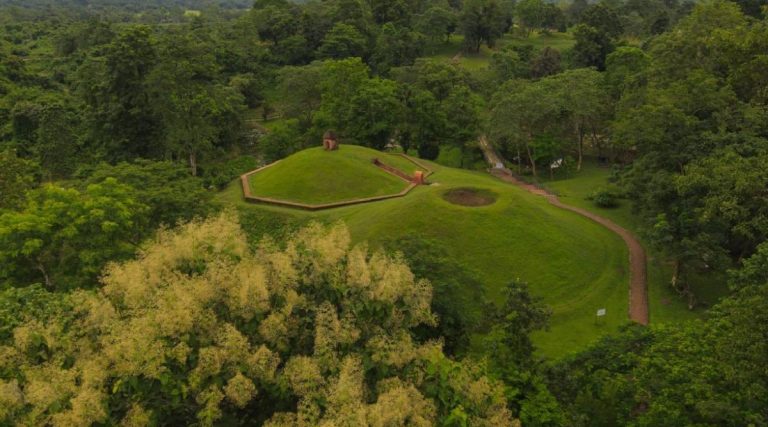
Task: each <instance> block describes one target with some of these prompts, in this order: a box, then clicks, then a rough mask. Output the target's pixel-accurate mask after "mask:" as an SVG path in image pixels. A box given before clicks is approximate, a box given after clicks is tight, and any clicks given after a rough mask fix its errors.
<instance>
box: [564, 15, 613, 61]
mask: <svg viewBox="0 0 768 427" xmlns="http://www.w3.org/2000/svg"><path fill="white" fill-rule="evenodd" d="M573 37H574V38H575V39H576V44H575V45H574V46H573V56H574V60H575V61H576V63H577V64H578V65H580V66H582V67H595V68H597V69H598V71H602V70H604V69H605V57H606V56H608V54H609V53H611V52H612V51H613V43H612V42H611V39H610V37H609V36H608V35H607V34H606V33H604V32H601V31H600V30H598V29H596V28H594V27H590V26H588V25H585V24H579V25H577V26H576V27H575V28H574V29H573Z"/></svg>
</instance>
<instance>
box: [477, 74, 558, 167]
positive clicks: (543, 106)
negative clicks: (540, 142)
mask: <svg viewBox="0 0 768 427" xmlns="http://www.w3.org/2000/svg"><path fill="white" fill-rule="evenodd" d="M557 93H558V92H557V91H556V90H555V87H553V84H552V81H551V80H547V79H545V80H541V81H539V82H529V81H520V80H512V81H509V82H507V83H505V84H504V85H503V86H502V87H501V90H499V91H498V92H497V93H496V94H495V95H494V97H493V100H492V101H491V127H490V131H491V136H492V138H493V139H494V140H495V141H497V142H506V143H511V144H513V145H515V146H516V148H517V151H518V158H519V159H522V155H521V154H520V151H521V148H522V149H524V150H525V155H526V156H527V157H528V163H529V165H530V166H531V171H532V172H533V175H534V176H538V170H537V168H536V166H537V165H536V159H537V158H538V154H537V153H536V150H535V148H536V147H535V141H536V137H537V136H539V135H545V134H547V133H551V132H548V131H549V130H550V129H551V126H553V124H557V123H559V120H558V119H559V118H560V116H561V114H562V112H563V109H562V107H561V103H560V102H561V101H560V99H559V97H558V94H557Z"/></svg>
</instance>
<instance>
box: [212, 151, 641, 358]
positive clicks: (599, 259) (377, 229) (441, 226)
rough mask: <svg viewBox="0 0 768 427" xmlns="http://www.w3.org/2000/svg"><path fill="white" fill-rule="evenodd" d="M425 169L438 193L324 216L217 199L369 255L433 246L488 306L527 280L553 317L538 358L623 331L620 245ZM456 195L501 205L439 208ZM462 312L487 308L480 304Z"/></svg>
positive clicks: (587, 225)
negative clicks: (389, 245)
mask: <svg viewBox="0 0 768 427" xmlns="http://www.w3.org/2000/svg"><path fill="white" fill-rule="evenodd" d="M342 148H344V146H342ZM347 148H350V147H347ZM313 150H316V149H313ZM311 152H312V150H310V153H311ZM299 155H302V153H299ZM429 166H430V167H431V168H432V169H433V170H434V171H435V174H434V175H432V177H430V181H431V182H433V183H434V184H433V185H431V186H425V187H418V188H416V189H414V190H413V191H412V192H411V193H410V194H409V195H408V196H406V197H403V198H398V199H390V200H386V201H381V202H376V203H369V204H363V205H355V206H349V207H343V208H337V209H331V210H326V211H320V212H304V211H298V210H293V209H285V208H278V207H273V206H262V205H251V204H247V203H244V201H243V199H242V194H241V190H240V187H239V184H238V183H237V182H235V183H232V185H230V186H229V187H228V188H227V189H226V190H224V191H223V192H221V193H220V194H219V195H218V197H217V199H218V201H219V202H220V203H222V204H224V205H231V206H236V207H237V208H238V209H241V210H243V211H244V212H250V213H253V214H258V216H259V217H265V218H267V217H270V218H271V217H273V216H281V215H285V216H286V217H288V218H291V221H294V222H302V221H309V220H313V219H316V220H320V221H323V222H334V221H343V222H345V223H346V224H347V225H348V227H349V229H350V231H351V233H352V236H353V239H354V241H355V242H356V243H362V242H368V244H369V245H371V246H372V247H377V246H379V245H380V244H382V243H383V242H385V241H390V240H394V239H398V238H400V237H405V236H418V237H423V238H427V239H433V240H435V241H438V242H440V243H442V244H443V245H444V248H445V250H446V251H447V252H448V253H449V254H450V255H451V256H452V257H454V258H455V259H456V260H457V261H458V262H459V263H461V264H462V265H464V266H465V267H466V268H468V269H469V270H471V271H472V272H474V274H476V276H477V277H478V278H479V279H480V281H481V283H483V284H484V288H485V289H484V290H485V292H486V295H487V297H488V298H489V299H490V300H492V301H494V302H496V303H500V302H501V295H502V289H503V287H504V286H505V285H506V284H507V283H509V282H511V281H512V280H516V279H520V280H523V281H526V282H528V283H529V285H530V289H531V292H532V293H533V294H535V295H537V296H540V297H541V298H543V300H544V302H545V303H546V304H548V305H550V306H551V307H552V309H553V311H554V314H553V317H552V320H551V326H550V329H549V330H548V331H546V332H542V333H538V334H536V335H535V342H536V344H537V345H538V346H539V348H540V351H541V353H542V355H546V356H549V357H552V358H559V357H561V356H563V355H565V354H568V353H570V352H573V351H577V350H579V349H583V348H584V347H585V346H587V345H588V344H590V343H592V342H594V341H596V340H597V339H598V338H599V337H600V336H602V335H603V334H606V333H609V332H612V331H615V330H616V328H617V327H618V326H619V325H622V324H624V323H626V322H627V310H628V282H629V278H628V265H627V259H628V255H627V250H626V247H625V246H624V244H623V242H622V241H621V239H620V238H619V237H618V236H616V235H614V234H613V233H611V232H610V231H608V230H606V229H605V228H603V227H601V226H599V225H597V224H595V223H594V222H591V221H589V220H587V219H585V218H582V217H580V216H578V215H576V214H573V213H571V212H568V211H564V210H561V209H557V208H555V207H553V206H551V205H549V204H548V203H547V202H546V200H544V199H543V198H540V197H538V196H534V195H531V194H529V193H527V192H525V191H523V190H520V189H518V188H517V187H515V186H512V185H509V184H506V183H504V182H501V181H499V180H497V179H495V178H493V177H490V176H488V175H487V174H485V173H481V172H472V171H466V170H460V169H453V168H448V167H444V166H440V165H438V164H436V163H429ZM305 172H306V171H305ZM295 173H297V174H301V173H302V172H301V171H295ZM291 176H292V175H291ZM286 178H287V177H286ZM325 178H326V180H328V181H330V183H329V184H328V186H329V187H331V188H335V189H339V191H343V190H341V189H342V188H343V187H344V186H345V183H344V182H343V181H337V180H336V179H337V177H336V176H333V175H330V176H327V177H325ZM460 187H474V188H479V189H483V190H489V191H492V192H494V193H496V194H498V195H499V197H498V200H497V201H496V203H494V204H492V205H489V206H483V207H464V206H458V205H455V204H451V203H449V202H447V201H446V200H444V199H443V197H442V195H443V193H444V192H445V191H447V190H450V189H452V188H460ZM599 308H606V309H607V311H608V315H607V317H606V319H605V322H602V323H600V324H596V322H595V312H596V310H597V309H599ZM466 309H467V310H481V309H482V306H481V304H480V301H477V304H476V305H475V306H472V307H467V308H466Z"/></svg>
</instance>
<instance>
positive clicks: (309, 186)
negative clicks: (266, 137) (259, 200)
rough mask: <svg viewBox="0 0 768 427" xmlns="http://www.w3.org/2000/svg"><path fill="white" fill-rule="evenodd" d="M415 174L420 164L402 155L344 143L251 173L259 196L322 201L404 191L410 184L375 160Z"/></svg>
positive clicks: (304, 152) (296, 155) (256, 194)
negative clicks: (417, 164)
mask: <svg viewBox="0 0 768 427" xmlns="http://www.w3.org/2000/svg"><path fill="white" fill-rule="evenodd" d="M374 158H379V160H381V161H382V162H383V163H385V164H387V165H390V166H393V167H395V168H398V169H401V170H403V168H405V170H403V171H404V172H406V173H409V174H410V173H412V172H413V170H414V169H416V166H415V165H414V164H413V163H410V162H408V161H407V160H405V159H403V158H400V157H398V156H393V155H390V154H385V153H381V152H379V151H376V150H372V149H370V148H365V147H359V146H353V145H342V146H341V147H339V150H337V151H325V150H323V149H322V147H318V148H311V149H309V150H304V151H301V152H299V153H296V154H294V155H292V156H290V157H288V158H286V159H284V160H282V161H281V162H280V163H278V164H276V165H275V166H272V167H271V168H269V169H265V170H264V171H262V172H259V173H257V174H254V175H253V176H251V180H250V185H251V193H252V194H253V195H254V196H257V197H269V198H273V199H281V200H288V201H291V202H300V203H309V204H322V203H332V202H341V201H345V200H351V199H358V198H364V197H375V196H384V195H387V194H395V193H399V192H401V191H402V190H404V189H405V188H406V187H407V186H408V183H406V182H405V181H403V180H402V179H400V178H398V177H396V176H394V175H391V174H388V173H386V172H384V171H383V170H381V169H380V168H378V167H376V166H375V165H374V164H373V163H372V159H374Z"/></svg>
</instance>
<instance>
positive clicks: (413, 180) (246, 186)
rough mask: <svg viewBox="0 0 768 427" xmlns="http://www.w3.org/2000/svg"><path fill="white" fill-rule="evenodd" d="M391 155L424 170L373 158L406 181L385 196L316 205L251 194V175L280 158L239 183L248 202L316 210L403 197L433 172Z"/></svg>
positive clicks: (424, 182) (241, 178)
mask: <svg viewBox="0 0 768 427" xmlns="http://www.w3.org/2000/svg"><path fill="white" fill-rule="evenodd" d="M337 148H338V147H337ZM393 155H398V156H400V157H403V158H404V159H406V160H408V161H410V162H411V163H413V164H414V165H416V166H418V167H420V168H422V169H424V170H425V171H426V172H422V171H416V173H415V174H414V175H415V176H413V177H412V176H409V175H407V174H406V173H403V172H401V171H400V170H398V169H395V168H393V167H391V166H389V165H385V164H384V163H382V162H381V161H379V160H378V159H373V163H374V164H375V165H376V166H377V167H380V168H381V169H382V170H384V171H386V172H388V173H391V174H393V175H395V176H397V177H398V178H401V179H403V180H404V181H406V182H408V186H407V187H406V188H405V189H404V190H403V191H401V192H399V193H396V194H388V195H385V196H375V197H365V198H361V199H352V200H344V201H340V202H334V203H325V204H317V205H313V204H307V203H299V202H292V201H289V200H281V199H273V198H269V197H260V196H255V195H253V193H251V183H250V178H251V176H252V175H255V174H257V173H259V172H261V171H263V170H265V169H269V168H271V167H272V166H275V165H276V164H278V163H280V160H278V161H276V162H274V163H271V164H269V165H266V166H263V167H261V168H259V169H256V170H254V171H251V172H248V173H246V174H243V175H241V176H240V183H241V185H242V187H243V198H244V199H245V201H246V202H249V203H263V204H268V205H274V206H282V207H286V208H297V209H305V210H309V211H318V210H322V209H331V208H339V207H342V206H351V205H357V204H361V203H371V202H378V201H381V200H387V199H394V198H396V197H404V196H406V195H407V194H408V193H410V192H411V190H413V189H414V188H416V187H418V186H419V185H421V184H426V181H425V179H426V177H428V176H430V175H432V173H433V172H432V171H431V170H430V169H429V168H428V167H427V166H426V165H424V164H423V163H421V162H419V161H417V160H416V159H414V158H413V157H410V156H407V155H405V154H393ZM419 176H420V177H421V178H420V179H421V182H420V183H419V182H417V181H418V179H419V178H418V177H419Z"/></svg>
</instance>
